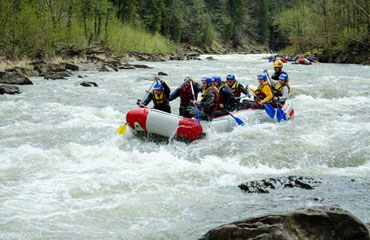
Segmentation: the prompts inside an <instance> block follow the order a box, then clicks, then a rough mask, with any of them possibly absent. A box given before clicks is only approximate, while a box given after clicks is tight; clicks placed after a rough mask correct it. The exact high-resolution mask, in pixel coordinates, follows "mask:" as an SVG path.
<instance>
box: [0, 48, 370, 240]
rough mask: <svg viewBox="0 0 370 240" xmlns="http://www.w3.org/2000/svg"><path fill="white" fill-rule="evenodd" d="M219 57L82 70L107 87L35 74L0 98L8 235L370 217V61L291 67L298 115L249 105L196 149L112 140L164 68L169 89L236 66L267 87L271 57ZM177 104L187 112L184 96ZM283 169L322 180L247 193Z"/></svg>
mask: <svg viewBox="0 0 370 240" xmlns="http://www.w3.org/2000/svg"><path fill="white" fill-rule="evenodd" d="M205 57H206V56H202V58H203V59H205ZM214 57H215V58H216V60H215V61H208V60H202V61H170V62H158V63H145V64H148V65H149V66H151V67H153V69H137V70H122V71H119V72H114V73H100V72H96V71H87V72H81V73H79V74H82V75H86V76H87V77H86V78H85V79H84V80H89V81H95V82H96V83H98V84H99V87H98V88H84V87H81V86H79V83H80V82H81V81H82V80H81V79H80V78H77V75H75V76H74V77H71V78H69V79H68V80H59V81H47V80H44V79H42V78H31V80H32V81H33V83H34V85H32V86H22V87H21V89H22V90H23V93H22V94H21V95H16V96H10V95H2V96H0V119H1V121H0V161H1V164H0V204H1V205H0V239H7V238H8V239H10V238H16V239H30V238H31V239H33V238H34V239H197V238H199V237H201V236H202V235H203V234H205V233H206V232H207V231H208V230H210V229H211V228H213V227H216V226H219V225H221V224H223V223H227V222H231V221H234V220H239V219H242V218H247V217H252V216H257V215H260V214H265V213H272V212H277V211H284V210H290V209H296V208H300V207H309V206H316V205H337V206H340V207H342V208H344V209H347V210H349V211H351V212H352V213H353V214H354V215H356V216H357V217H359V218H360V219H361V220H363V221H364V222H370V195H369V190H370V177H369V176H370V157H369V154H370V82H369V80H370V79H369V77H370V67H369V66H362V65H342V64H320V65H318V64H316V65H312V66H303V65H292V64H285V67H284V70H285V71H286V72H287V73H288V74H289V77H290V85H291V88H292V91H291V100H292V102H293V104H294V109H295V113H296V114H295V118H294V119H293V120H291V121H288V122H283V123H280V124H279V123H277V122H276V120H271V119H270V118H269V117H268V116H267V115H266V114H265V113H264V112H255V111H254V112H252V111H251V112H249V113H247V114H246V115H245V116H244V118H243V119H244V120H245V121H246V123H247V125H246V126H244V127H240V126H239V127H237V128H235V129H234V130H233V131H232V132H229V133H222V134H217V133H212V132H211V133H210V134H208V135H207V136H206V138H205V139H202V140H199V141H196V142H193V143H190V144H186V143H183V142H177V141H171V142H169V143H166V142H158V141H156V142H153V141H149V140H143V139H138V138H136V137H134V136H133V135H132V134H131V133H130V132H129V131H127V133H126V134H125V135H124V136H121V135H115V134H114V131H115V130H116V129H117V128H118V127H119V126H120V125H122V124H123V123H124V122H125V120H124V119H125V113H127V111H129V110H130V109H131V108H133V107H135V103H136V100H137V99H138V98H142V97H143V96H144V95H145V90H146V89H148V88H149V87H150V85H151V83H152V80H153V76H154V73H156V72H158V71H163V72H166V73H168V76H167V77H164V78H163V79H164V80H165V81H166V82H167V83H168V84H169V86H170V87H171V89H172V90H174V89H175V88H176V87H177V86H178V85H180V84H181V83H182V81H183V79H184V77H185V76H188V75H190V76H193V78H195V79H197V80H199V79H200V78H201V77H202V76H207V75H208V76H212V75H221V76H222V77H223V78H224V77H225V76H226V74H228V73H234V74H236V76H237V78H238V79H239V80H240V82H241V83H243V84H248V85H249V86H256V85H257V79H256V75H257V74H259V73H261V72H262V70H263V69H265V68H267V69H269V71H270V73H272V71H273V68H272V64H271V63H268V62H267V60H264V59H262V58H263V57H266V55H225V56H214ZM171 105H172V110H173V112H176V113H177V112H178V105H179V101H178V100H177V101H174V102H172V103H171ZM282 175H284V176H288V175H301V176H311V177H314V178H317V179H321V180H322V184H320V185H319V186H318V187H317V188H316V189H315V190H311V191H309V190H299V189H289V190H286V189H284V190H275V191H272V192H271V193H270V194H246V193H243V192H242V191H240V189H239V188H238V187H237V185H238V184H240V183H243V182H245V181H250V180H258V179H263V178H266V177H274V176H282ZM315 197H320V198H323V199H324V200H323V201H321V202H318V201H315V200H314V198H315Z"/></svg>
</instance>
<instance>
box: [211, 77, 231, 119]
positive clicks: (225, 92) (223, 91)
mask: <svg viewBox="0 0 370 240" xmlns="http://www.w3.org/2000/svg"><path fill="white" fill-rule="evenodd" d="M212 82H213V86H214V87H215V89H214V90H216V89H217V104H218V105H217V110H216V111H215V113H214V115H215V116H220V115H226V114H227V111H229V112H231V111H233V110H234V109H235V105H236V102H235V96H234V94H233V93H232V92H231V90H230V89H229V88H228V87H226V86H225V85H224V84H223V83H222V82H221V77H219V76H214V77H213V78H212Z"/></svg>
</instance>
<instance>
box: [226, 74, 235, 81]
mask: <svg viewBox="0 0 370 240" xmlns="http://www.w3.org/2000/svg"><path fill="white" fill-rule="evenodd" d="M226 79H234V80H235V75H234V74H227V76H226Z"/></svg>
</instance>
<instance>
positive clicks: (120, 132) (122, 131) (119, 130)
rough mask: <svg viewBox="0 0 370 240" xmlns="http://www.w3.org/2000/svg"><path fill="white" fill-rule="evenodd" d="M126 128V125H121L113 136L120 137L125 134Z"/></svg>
mask: <svg viewBox="0 0 370 240" xmlns="http://www.w3.org/2000/svg"><path fill="white" fill-rule="evenodd" d="M126 126H127V123H125V124H123V125H122V126H120V127H119V128H118V129H117V130H116V131H115V132H114V133H115V134H117V133H118V134H120V135H124V134H125V132H126Z"/></svg>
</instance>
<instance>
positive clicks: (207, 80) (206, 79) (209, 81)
mask: <svg viewBox="0 0 370 240" xmlns="http://www.w3.org/2000/svg"><path fill="white" fill-rule="evenodd" d="M202 81H205V82H206V83H212V78H210V77H204V78H202Z"/></svg>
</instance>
